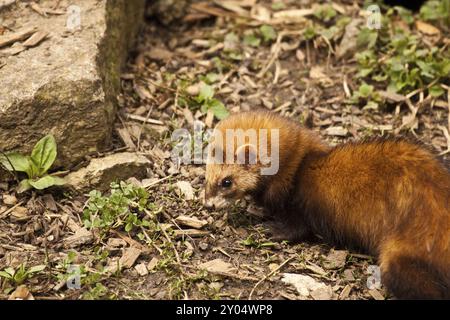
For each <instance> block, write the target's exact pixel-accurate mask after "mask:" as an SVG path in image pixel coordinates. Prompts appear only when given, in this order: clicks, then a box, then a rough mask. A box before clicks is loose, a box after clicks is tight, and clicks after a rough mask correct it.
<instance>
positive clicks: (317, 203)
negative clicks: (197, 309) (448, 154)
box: [205, 111, 450, 299]
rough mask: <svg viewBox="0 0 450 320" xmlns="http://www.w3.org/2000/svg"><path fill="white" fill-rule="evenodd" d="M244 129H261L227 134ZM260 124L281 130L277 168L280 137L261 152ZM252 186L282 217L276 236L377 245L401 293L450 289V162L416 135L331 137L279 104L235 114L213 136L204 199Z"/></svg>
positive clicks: (444, 293) (229, 196) (412, 295)
mask: <svg viewBox="0 0 450 320" xmlns="http://www.w3.org/2000/svg"><path fill="white" fill-rule="evenodd" d="M237 129H241V130H242V131H241V134H242V132H246V131H247V130H249V129H252V130H253V131H256V132H258V133H257V135H258V137H257V138H258V139H256V140H254V141H250V140H252V139H250V138H249V137H244V138H243V139H240V140H239V139H238V138H237V137H236V136H231V135H230V136H229V137H228V138H224V137H225V136H226V135H225V132H227V131H230V132H233V131H234V130H237ZM260 129H265V131H264V130H262V131H261V130H260ZM260 132H263V133H264V134H265V135H267V136H274V135H275V133H276V132H278V134H277V135H278V140H279V144H278V147H277V146H275V147H277V148H278V149H279V150H278V158H276V159H275V160H276V161H278V162H279V163H278V171H277V172H276V173H274V174H265V175H263V174H262V171H261V169H262V168H263V167H265V166H266V167H267V166H268V165H267V163H268V162H267V158H270V154H271V152H273V153H274V154H275V152H274V151H275V147H274V146H270V143H267V144H266V145H269V146H268V147H267V148H268V149H269V150H268V152H267V154H266V156H261V154H260V153H259V152H258V149H260V148H261V147H262V145H263V143H262V142H261V141H262V140H261V141H260V139H259V138H260V137H259V135H261V133H260ZM267 132H274V133H269V134H268V133H267ZM218 134H219V135H218ZM220 136H221V137H222V138H221V139H217V137H220ZM249 136H250V135H249ZM263 140H264V139H263ZM266 140H268V141H271V138H270V137H269V138H267V139H266ZM227 159H228V160H230V159H231V160H233V159H234V160H235V161H234V162H233V161H225V160H227ZM237 159H241V161H240V162H239V161H236V160H237ZM263 160H264V161H265V164H263ZM275 160H274V159H272V160H271V161H275ZM269 164H270V163H269ZM247 195H250V196H252V197H253V199H254V200H255V202H256V203H257V204H259V205H260V206H263V207H264V208H265V209H266V211H267V212H268V213H269V214H270V215H271V216H272V217H273V220H274V221H275V223H276V224H277V225H279V226H278V228H275V229H276V231H277V232H278V233H280V232H281V234H279V237H277V238H279V239H285V240H290V241H302V240H306V239H308V238H310V237H311V236H314V235H320V236H321V237H322V238H323V239H324V240H325V241H329V242H331V243H332V244H335V245H340V246H344V247H348V248H356V249H358V250H362V251H364V252H367V253H369V254H372V255H374V256H375V257H377V258H378V262H379V265H380V269H381V281H382V283H383V284H384V286H385V287H386V288H387V290H388V292H389V293H390V294H392V295H394V296H395V297H396V298H398V299H450V206H449V198H450V172H449V169H448V167H447V166H446V165H445V164H444V163H443V162H441V161H440V160H439V159H438V158H437V157H435V156H434V155H433V153H432V152H430V151H428V150H427V149H426V148H425V147H423V146H421V145H420V144H419V143H416V142H412V141H409V140H407V139H404V138H387V139H386V138H378V139H373V140H371V141H362V142H349V143H345V144H342V145H339V146H337V147H330V146H328V145H326V144H325V143H323V142H322V141H321V140H320V139H319V137H318V135H316V133H315V132H313V131H312V130H310V129H306V128H304V127H302V126H301V125H300V124H299V123H297V122H295V121H293V120H290V119H288V118H285V117H282V116H280V115H277V114H275V113H271V112H265V111H250V112H243V113H239V114H235V115H231V116H229V117H228V118H226V119H224V120H222V121H220V122H219V123H218V124H217V126H216V127H215V129H214V132H213V135H212V139H211V142H210V145H209V152H208V159H207V164H206V190H205V198H206V205H207V206H209V207H211V206H216V208H221V207H225V206H226V205H227V204H229V203H231V202H234V201H236V200H238V199H241V198H243V197H245V196H247Z"/></svg>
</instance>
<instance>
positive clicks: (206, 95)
mask: <svg viewBox="0 0 450 320" xmlns="http://www.w3.org/2000/svg"><path fill="white" fill-rule="evenodd" d="M195 101H196V102H197V103H198V104H199V105H200V110H201V111H202V112H203V113H207V112H208V110H211V111H212V112H213V113H214V116H215V117H216V118H217V119H219V120H222V119H225V118H226V117H228V115H229V114H230V113H229V112H228V110H227V108H226V107H225V105H224V104H223V103H222V102H220V101H219V100H218V99H216V98H214V88H213V87H212V86H210V85H208V84H206V83H202V84H201V86H200V92H199V94H198V96H197V97H196V98H195Z"/></svg>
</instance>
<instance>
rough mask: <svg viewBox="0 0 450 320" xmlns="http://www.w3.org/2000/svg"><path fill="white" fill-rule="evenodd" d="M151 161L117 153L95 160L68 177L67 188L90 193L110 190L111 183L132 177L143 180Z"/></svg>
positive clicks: (133, 154) (141, 157)
mask: <svg viewBox="0 0 450 320" xmlns="http://www.w3.org/2000/svg"><path fill="white" fill-rule="evenodd" d="M149 166H150V161H149V160H148V159H147V158H146V157H144V156H142V155H138V154H135V153H130V152H123V153H116V154H112V155H110V156H106V157H104V158H97V159H93V160H92V161H91V162H90V163H89V165H88V166H87V167H85V168H81V169H80V170H78V171H75V172H72V173H70V174H68V175H67V176H66V180H67V186H69V187H71V188H73V189H75V190H77V191H80V192H88V191H90V190H92V189H97V190H100V191H105V190H109V185H110V183H111V182H114V181H120V180H124V181H125V180H127V179H128V178H130V177H135V178H143V177H145V176H146V174H147V168H148V167H149Z"/></svg>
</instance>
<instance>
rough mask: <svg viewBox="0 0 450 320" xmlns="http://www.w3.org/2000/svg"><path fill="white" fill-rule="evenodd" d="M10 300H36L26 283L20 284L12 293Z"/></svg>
mask: <svg viewBox="0 0 450 320" xmlns="http://www.w3.org/2000/svg"><path fill="white" fill-rule="evenodd" d="M8 300H34V297H33V295H32V294H31V292H30V290H28V288H27V287H26V286H25V285H20V286H18V287H17V288H16V290H14V292H13V293H11V295H10V296H9V298H8Z"/></svg>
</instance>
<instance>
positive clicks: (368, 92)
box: [350, 82, 381, 109]
mask: <svg viewBox="0 0 450 320" xmlns="http://www.w3.org/2000/svg"><path fill="white" fill-rule="evenodd" d="M362 101H363V102H366V105H365V106H364V108H365V109H377V108H378V103H379V102H380V101H381V97H380V95H379V94H378V93H377V92H376V91H375V88H374V86H372V85H369V84H367V83H365V82H363V83H362V84H361V85H360V86H359V88H358V90H357V91H354V92H353V95H352V96H351V98H350V103H354V104H359V103H360V102H362Z"/></svg>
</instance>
